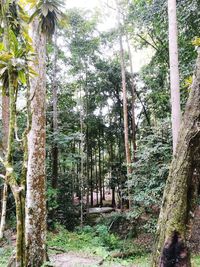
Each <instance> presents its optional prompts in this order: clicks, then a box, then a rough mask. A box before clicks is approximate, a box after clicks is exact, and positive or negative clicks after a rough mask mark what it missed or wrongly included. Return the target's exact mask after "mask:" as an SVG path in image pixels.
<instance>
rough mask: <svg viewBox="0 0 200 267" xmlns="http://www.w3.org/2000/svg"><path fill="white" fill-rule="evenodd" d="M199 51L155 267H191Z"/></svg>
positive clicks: (199, 173) (199, 160)
mask: <svg viewBox="0 0 200 267" xmlns="http://www.w3.org/2000/svg"><path fill="white" fill-rule="evenodd" d="M199 107H200V51H198V59H197V65H196V71H195V75H194V81H193V85H192V88H191V91H190V95H189V99H188V101H187V104H186V109H185V114H184V118H183V121H182V125H181V129H180V133H179V138H178V144H177V149H176V153H175V155H174V158H173V160H172V164H171V168H170V173H169V177H168V180H167V184H166V188H165V192H164V196H163V203H162V207H161V212H160V217H159V221H158V228H157V236H156V247H155V251H154V255H153V262H152V266H153V267H168V266H171V267H173V266H174V267H183V266H184V267H190V266H191V263H190V252H189V247H188V242H189V237H190V224H191V219H192V216H191V214H192V212H193V209H194V207H195V202H196V198H197V191H198V187H199V177H200V108H199Z"/></svg>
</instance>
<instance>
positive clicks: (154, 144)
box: [130, 121, 171, 210]
mask: <svg viewBox="0 0 200 267" xmlns="http://www.w3.org/2000/svg"><path fill="white" fill-rule="evenodd" d="M170 136H171V129H170V127H169V122H168V121H164V122H163V123H161V124H160V125H158V126H157V127H155V128H154V129H152V130H150V129H146V130H145V129H144V130H143V133H141V134H140V140H138V151H137V160H136V162H135V163H134V164H133V168H134V172H133V174H132V178H131V179H130V185H131V187H132V201H133V203H134V206H135V205H136V206H137V205H139V206H141V207H144V208H146V209H147V210H151V209H152V208H153V206H154V205H155V206H158V207H159V205H160V203H161V199H162V194H163V188H164V186H165V181H166V178H167V176H168V169H169V163H170V160H171V137H170Z"/></svg>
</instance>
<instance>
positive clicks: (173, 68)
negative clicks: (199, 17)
mask: <svg viewBox="0 0 200 267" xmlns="http://www.w3.org/2000/svg"><path fill="white" fill-rule="evenodd" d="M168 18H169V58H170V87H171V105H172V135H173V154H175V151H176V145H177V139H178V133H179V129H180V124H181V105H180V85H179V67H178V64H179V63H178V30H177V18H176V0H168Z"/></svg>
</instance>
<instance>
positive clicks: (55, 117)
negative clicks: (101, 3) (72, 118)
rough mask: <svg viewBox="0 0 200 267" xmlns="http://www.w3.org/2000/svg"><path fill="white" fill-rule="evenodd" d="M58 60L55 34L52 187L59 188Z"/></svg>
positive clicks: (55, 35) (55, 36)
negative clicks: (57, 138)
mask: <svg viewBox="0 0 200 267" xmlns="http://www.w3.org/2000/svg"><path fill="white" fill-rule="evenodd" d="M57 59H58V48H57V34H56V32H55V34H54V61H53V79H52V89H53V136H54V140H53V146H52V159H53V162H52V187H53V188H55V189H56V188H57V184H58V144H57V141H56V137H57V136H56V135H57V134H58V110H57V103H58V92H57V89H58V86H57V81H56V72H57Z"/></svg>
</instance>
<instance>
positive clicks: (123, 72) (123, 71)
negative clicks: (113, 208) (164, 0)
mask: <svg viewBox="0 0 200 267" xmlns="http://www.w3.org/2000/svg"><path fill="white" fill-rule="evenodd" d="M118 25H119V44H120V59H121V60H120V61H121V77H122V93H123V115H124V144H125V153H126V164H127V177H128V179H129V175H130V174H131V173H132V168H131V166H130V165H131V152H130V146H129V127H128V103H127V102H128V101H127V90H126V67H125V59H124V49H123V38H122V25H121V23H120V11H119V4H118ZM128 196H129V208H131V205H130V203H131V201H130V186H129V184H128Z"/></svg>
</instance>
